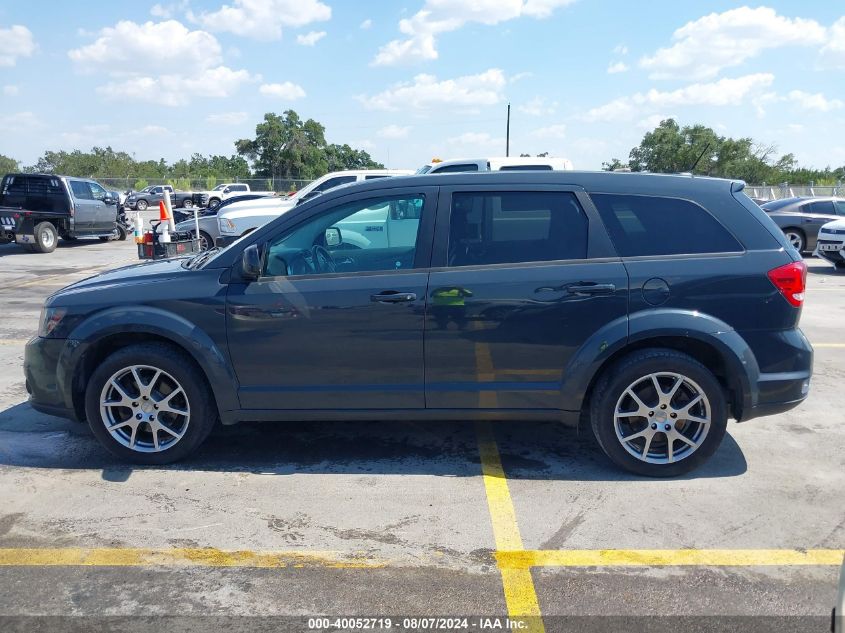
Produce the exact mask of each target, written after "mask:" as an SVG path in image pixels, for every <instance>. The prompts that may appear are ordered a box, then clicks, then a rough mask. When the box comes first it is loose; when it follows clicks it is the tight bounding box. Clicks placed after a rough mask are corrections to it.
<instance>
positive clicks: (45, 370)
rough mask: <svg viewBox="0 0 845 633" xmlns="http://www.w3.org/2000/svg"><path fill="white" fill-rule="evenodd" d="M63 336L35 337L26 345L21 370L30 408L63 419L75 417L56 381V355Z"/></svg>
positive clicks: (57, 355) (60, 346)
mask: <svg viewBox="0 0 845 633" xmlns="http://www.w3.org/2000/svg"><path fill="white" fill-rule="evenodd" d="M65 343H66V341H65V339H53V338H42V337H40V336H36V337H34V338H32V339H30V341H29V342H28V343H27V344H26V348H25V349H24V358H23V373H24V376H25V377H26V390H27V392H28V393H29V403H30V405H31V406H32V408H33V409H35V410H36V411H40V412H41V413H46V414H48V415H56V416H59V417H63V418H70V419H73V420H75V419H77V418H76V415H75V412H74V410H73V403H72V402H67V400H66V398H65V394H64V393H63V391H62V389H61V387H60V385H59V380H58V370H59V357H60V356H61V353H62V350H63V349H64V346H65Z"/></svg>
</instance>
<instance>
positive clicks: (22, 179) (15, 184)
mask: <svg viewBox="0 0 845 633" xmlns="http://www.w3.org/2000/svg"><path fill="white" fill-rule="evenodd" d="M64 193H65V192H64V189H63V188H62V183H61V181H60V180H59V179H58V178H54V177H51V176H26V175H15V176H6V178H4V179H3V186H2V189H0V195H31V196H32V195H35V196H63V195H64Z"/></svg>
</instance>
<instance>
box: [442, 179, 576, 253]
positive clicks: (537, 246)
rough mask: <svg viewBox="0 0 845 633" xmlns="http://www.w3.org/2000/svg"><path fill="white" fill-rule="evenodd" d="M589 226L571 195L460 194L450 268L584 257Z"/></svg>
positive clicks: (453, 220) (454, 207)
mask: <svg viewBox="0 0 845 633" xmlns="http://www.w3.org/2000/svg"><path fill="white" fill-rule="evenodd" d="M587 226H588V222H587V216H586V215H585V214H584V211H583V209H582V208H581V206H580V205H579V204H578V200H577V199H576V198H575V196H574V195H573V194H571V193H566V192H541V191H532V192H528V191H526V192H496V193H492V192H484V193H482V192H478V193H475V192H473V193H455V194H454V195H453V196H452V211H451V219H450V224H449V247H448V265H449V266H479V265H486V264H506V263H519V262H538V261H557V260H566V259H584V258H586V256H587Z"/></svg>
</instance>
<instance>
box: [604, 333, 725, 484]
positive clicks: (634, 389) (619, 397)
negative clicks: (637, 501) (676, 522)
mask: <svg viewBox="0 0 845 633" xmlns="http://www.w3.org/2000/svg"><path fill="white" fill-rule="evenodd" d="M590 418H591V423H592V427H593V434H594V435H595V437H596V440H597V441H598V443H599V446H601V448H602V450H603V451H604V453H605V454H606V455H607V456H608V457H609V458H610V460H611V461H613V462H614V463H615V464H616V465H617V466H620V467H622V468H624V469H625V470H628V471H630V472H632V473H635V474H637V475H644V476H646V477H675V476H678V475H683V474H685V473H688V472H690V471H692V470H694V469H695V468H697V467H698V466H700V465H701V464H703V463H704V462H705V461H707V460H708V459H709V458H710V457H711V456H712V455H713V453H714V452H715V451H716V449H717V448H718V447H719V445H720V444H721V443H722V438H723V437H724V435H725V429H726V428H727V403H726V400H725V394H724V391H723V389H722V386H721V385H720V384H719V381H718V380H716V377H715V376H714V375H713V374H712V372H710V370H709V369H707V368H706V367H705V366H704V365H702V364H701V363H699V362H698V361H697V360H695V359H694V358H692V357H691V356H688V355H687V354H683V353H681V352H677V351H675V350H669V349H646V350H642V351H638V352H634V353H633V354H631V355H630V356H627V357H625V358H623V359H622V360H620V361H619V362H617V363H616V364H615V365H614V366H613V367H611V368H610V370H609V371H607V372H606V373H605V374H604V375H603V376H602V377H601V378H600V380H599V382H598V383H597V384H596V386H595V389H594V390H593V398H592V402H591V406H590Z"/></svg>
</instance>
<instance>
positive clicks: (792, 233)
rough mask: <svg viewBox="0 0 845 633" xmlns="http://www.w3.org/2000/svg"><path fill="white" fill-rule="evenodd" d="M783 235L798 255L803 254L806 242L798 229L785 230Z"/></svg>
mask: <svg viewBox="0 0 845 633" xmlns="http://www.w3.org/2000/svg"><path fill="white" fill-rule="evenodd" d="M783 234H784V235H785V236H786V239H787V240H789V243H790V244H792V246H793V247H794V248H795V250H796V251H798V252H799V253H803V252H804V249H805V248H806V246H807V240H806V239H805V238H804V234H803V233H802V232H801V231H799V230H798V229H786V230H785V231H784V232H783Z"/></svg>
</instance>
